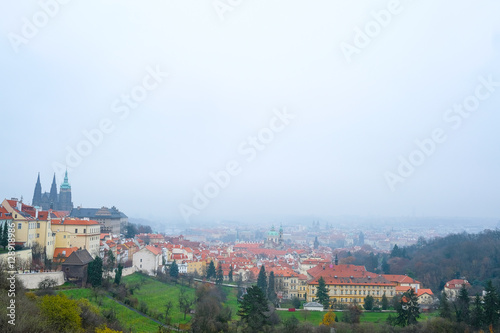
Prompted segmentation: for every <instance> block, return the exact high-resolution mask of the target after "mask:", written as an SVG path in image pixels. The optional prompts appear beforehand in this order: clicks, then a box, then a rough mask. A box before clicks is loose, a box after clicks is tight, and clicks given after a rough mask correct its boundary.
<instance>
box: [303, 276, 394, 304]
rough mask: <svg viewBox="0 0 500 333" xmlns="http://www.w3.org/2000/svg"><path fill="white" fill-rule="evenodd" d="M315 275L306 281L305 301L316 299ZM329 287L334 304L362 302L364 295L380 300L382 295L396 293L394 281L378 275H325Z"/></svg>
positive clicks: (392, 295) (316, 285)
mask: <svg viewBox="0 0 500 333" xmlns="http://www.w3.org/2000/svg"><path fill="white" fill-rule="evenodd" d="M319 278H320V277H317V278H315V279H313V280H311V281H309V283H308V291H307V301H308V302H312V301H314V300H316V294H317V289H318V280H319ZM323 280H324V281H325V284H326V286H327V288H328V289H329V293H328V294H329V296H330V302H331V303H333V304H335V303H337V304H339V303H343V304H350V303H357V304H359V305H363V304H364V299H365V297H366V296H368V295H370V296H372V297H373V298H374V299H375V301H381V300H382V297H383V295H384V294H385V296H386V297H387V298H388V299H390V298H392V297H394V296H395V295H396V283H394V282H390V281H388V280H386V279H385V278H383V277H382V276H379V275H374V276H370V275H368V276H365V277H353V276H352V277H351V276H349V277H339V276H337V277H325V278H323Z"/></svg>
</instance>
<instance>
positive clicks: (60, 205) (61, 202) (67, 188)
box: [31, 171, 73, 211]
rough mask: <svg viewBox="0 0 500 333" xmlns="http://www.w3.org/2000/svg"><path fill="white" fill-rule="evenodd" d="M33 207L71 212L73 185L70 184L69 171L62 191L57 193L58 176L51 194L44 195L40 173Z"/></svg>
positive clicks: (53, 183) (65, 176)
mask: <svg viewBox="0 0 500 333" xmlns="http://www.w3.org/2000/svg"><path fill="white" fill-rule="evenodd" d="M31 204H32V206H38V207H42V209H43V210H49V209H53V210H63V211H70V210H71V209H73V202H72V201H71V185H70V184H69V183H68V171H66V174H65V175H64V182H63V183H62V184H61V187H60V191H59V193H57V185H56V175H55V174H54V178H53V179H52V186H51V187H50V192H44V193H42V185H41V184H40V173H38V179H37V181H36V185H35V193H34V194H33V201H32V203H31Z"/></svg>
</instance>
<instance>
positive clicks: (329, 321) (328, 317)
mask: <svg viewBox="0 0 500 333" xmlns="http://www.w3.org/2000/svg"><path fill="white" fill-rule="evenodd" d="M336 317H337V316H336V315H335V312H333V311H328V312H327V313H325V315H324V316H323V320H322V321H321V325H323V326H328V327H331V326H333V324H334V323H335V318H336Z"/></svg>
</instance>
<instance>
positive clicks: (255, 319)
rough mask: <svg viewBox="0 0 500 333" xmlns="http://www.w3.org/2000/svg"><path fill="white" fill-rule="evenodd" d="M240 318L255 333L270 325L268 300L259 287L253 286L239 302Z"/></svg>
mask: <svg viewBox="0 0 500 333" xmlns="http://www.w3.org/2000/svg"><path fill="white" fill-rule="evenodd" d="M238 303H239V310H238V316H240V317H241V320H242V321H243V322H245V323H246V324H247V325H248V326H249V327H250V328H251V329H252V330H253V331H255V332H257V331H259V330H261V329H262V327H263V326H265V325H267V324H268V323H269V314H268V312H269V307H268V305H267V299H266V296H265V294H264V292H262V289H261V288H260V287H258V286H251V287H250V288H248V289H247V293H246V294H245V295H244V296H243V298H242V299H241V300H238Z"/></svg>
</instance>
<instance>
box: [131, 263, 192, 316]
mask: <svg viewBox="0 0 500 333" xmlns="http://www.w3.org/2000/svg"><path fill="white" fill-rule="evenodd" d="M122 282H124V283H127V284H128V283H135V282H139V283H140V286H141V287H140V289H139V290H136V291H134V297H137V299H138V300H139V303H140V302H144V303H146V304H147V306H148V308H149V309H150V310H152V309H154V310H156V311H158V312H160V313H164V312H165V304H166V303H167V302H168V301H169V300H170V301H172V303H173V304H174V305H173V307H172V309H171V310H170V317H171V318H172V323H176V324H177V323H181V324H185V323H189V321H190V320H191V316H190V315H189V314H187V315H186V319H184V314H183V313H182V312H181V310H180V309H179V306H178V304H179V302H178V299H179V292H180V290H181V288H184V289H185V290H186V294H187V295H188V296H189V297H190V298H191V299H194V297H195V289H194V288H188V287H185V286H180V285H178V284H166V283H163V282H160V281H158V280H155V279H154V278H152V277H149V276H144V275H141V274H137V273H135V274H132V275H129V276H125V277H124V278H123V279H122Z"/></svg>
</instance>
